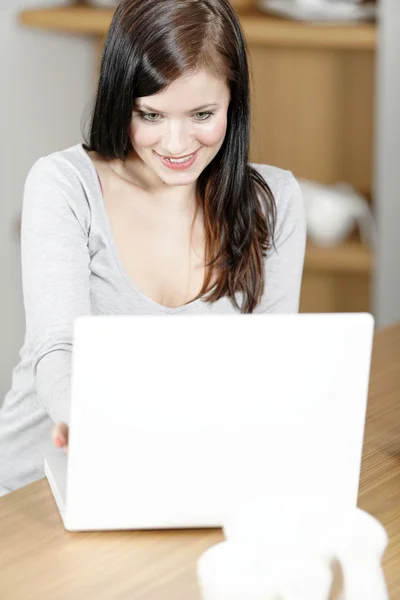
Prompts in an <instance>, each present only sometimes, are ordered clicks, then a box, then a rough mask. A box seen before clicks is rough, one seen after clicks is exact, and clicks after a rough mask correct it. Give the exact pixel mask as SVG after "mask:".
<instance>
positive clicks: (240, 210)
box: [84, 0, 276, 313]
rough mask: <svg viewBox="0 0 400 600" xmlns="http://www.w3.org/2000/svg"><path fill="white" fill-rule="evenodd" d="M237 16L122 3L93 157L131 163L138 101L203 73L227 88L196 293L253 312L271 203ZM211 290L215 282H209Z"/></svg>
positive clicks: (180, 2)
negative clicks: (255, 160)
mask: <svg viewBox="0 0 400 600" xmlns="http://www.w3.org/2000/svg"><path fill="white" fill-rule="evenodd" d="M246 50H247V48H246V43H245V40H244V36H243V32H242V30H241V27H240V23H239V20H238V18H237V16H236V14H235V12H234V10H233V9H232V7H231V5H230V3H229V1H228V0H123V1H122V2H121V4H120V5H119V6H118V8H117V10H116V12H115V14H114V17H113V20H112V23H111V26H110V29H109V32H108V35H107V39H106V42H105V47H104V51H103V57H102V62H101V71H100V79H99V86H98V91H97V97H96V101H95V106H94V110H93V116H92V121H91V128H90V134H89V141H88V143H87V144H86V145H85V146H84V147H85V149H86V150H87V151H89V150H92V151H95V152H97V153H98V154H99V155H101V156H102V157H103V158H105V159H121V160H123V159H125V158H126V157H127V155H128V154H129V153H130V152H131V151H132V145H131V141H130V137H129V129H130V124H131V118H132V112H133V109H134V105H135V101H136V99H137V98H140V97H143V96H151V95H152V94H156V93H158V92H160V91H162V90H163V89H165V88H166V87H167V86H168V85H169V84H171V83H172V82H173V81H175V80H177V79H178V78H179V77H181V76H182V75H185V74H188V73H194V72H196V71H199V70H201V69H206V70H208V72H209V73H210V74H211V75H213V76H214V77H217V78H222V79H223V80H224V81H226V83H227V85H228V86H229V89H230V96H231V100H230V105H229V108H228V125H227V132H226V136H225V139H224V142H223V145H222V147H221V149H220V150H219V152H218V154H217V156H215V158H214V159H213V160H212V161H211V163H210V164H209V165H208V166H207V167H206V168H205V169H204V171H203V172H202V173H201V175H200V177H199V178H198V181H197V189H196V192H197V199H198V200H197V203H198V208H201V210H202V213H203V215H204V226H205V261H206V274H205V279H204V283H203V287H202V290H201V291H200V294H199V297H203V299H204V300H205V301H207V302H215V301H216V300H218V299H219V298H222V297H223V296H228V297H229V298H230V299H231V301H232V302H233V304H234V306H235V307H236V308H237V309H239V310H240V311H241V312H243V313H251V312H253V310H254V309H255V308H256V306H257V305H258V303H259V302H260V300H261V298H262V295H263V293H264V286H265V275H264V259H265V256H266V253H267V252H268V250H269V249H270V248H271V246H272V245H273V232H274V228H275V221H276V207H275V202H274V197H273V195H272V192H271V190H270V188H269V187H268V185H267V183H266V182H265V181H264V179H263V177H262V176H261V175H260V174H259V173H258V171H256V170H255V169H254V168H252V167H251V166H250V165H249V164H248V154H249V129H250V101H249V97H250V91H249V87H250V85H249V68H248V61H247V52H246ZM212 279H213V285H212V286H211V280H212Z"/></svg>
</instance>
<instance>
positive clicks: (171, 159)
mask: <svg viewBox="0 0 400 600" xmlns="http://www.w3.org/2000/svg"><path fill="white" fill-rule="evenodd" d="M197 152H198V150H196V151H195V152H192V153H191V154H186V155H185V156H174V157H172V156H163V155H162V154H158V153H157V154H158V156H159V157H160V158H163V159H164V160H167V161H168V162H170V163H176V164H179V163H185V162H187V161H189V160H190V159H191V158H192V157H193V156H194V155H195V154H196V153H197Z"/></svg>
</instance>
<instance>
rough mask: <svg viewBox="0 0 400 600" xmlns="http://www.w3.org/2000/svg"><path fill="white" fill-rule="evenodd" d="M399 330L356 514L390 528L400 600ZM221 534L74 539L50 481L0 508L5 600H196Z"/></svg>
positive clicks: (1, 502) (376, 380)
mask: <svg viewBox="0 0 400 600" xmlns="http://www.w3.org/2000/svg"><path fill="white" fill-rule="evenodd" d="M399 367H400V325H398V326H396V327H393V328H389V329H386V330H383V331H380V332H378V333H377V334H376V337H375V346H374V353H373V365H372V376H371V387H370V401H369V408H368V417H367V427H366V434H365V445H364V456H363V466H362V475H361V488H360V490H361V491H360V499H359V505H360V506H361V507H362V508H364V509H366V510H367V511H369V512H370V513H372V514H373V515H375V516H376V517H377V518H378V519H379V520H380V521H381V522H382V523H383V524H384V525H385V527H386V529H387V531H388V533H389V536H390V540H391V542H390V546H389V549H388V551H387V553H386V555H385V561H384V567H385V572H386V577H387V581H388V584H389V590H390V594H391V600H400V368H399ZM221 539H222V535H221V532H220V531H218V530H213V531H172V532H171V531H168V532H140V533H137V532H107V533H70V532H67V531H65V530H64V528H63V525H62V522H61V519H60V516H59V513H58V511H57V509H56V506H55V504H54V501H53V497H52V495H51V492H50V489H49V486H48V484H47V481H46V480H45V479H42V480H40V481H38V482H35V483H33V484H31V485H28V486H26V487H25V488H23V489H21V490H19V491H17V492H14V493H12V494H9V495H8V496H5V497H4V498H2V499H0V599H1V600H36V599H38V600H39V599H40V600H50V599H51V600H81V599H83V598H85V599H88V600H90V599H91V598H95V599H96V600H102V599H105V600H119V599H121V600H122V599H123V600H125V599H129V600H133V599H134V600H166V599H168V600H198V598H199V595H198V590H197V585H196V578H195V564H196V559H197V558H198V557H199V556H200V554H201V553H202V552H203V550H205V549H206V548H207V547H209V546H211V545H212V544H214V543H215V542H217V541H219V540H221Z"/></svg>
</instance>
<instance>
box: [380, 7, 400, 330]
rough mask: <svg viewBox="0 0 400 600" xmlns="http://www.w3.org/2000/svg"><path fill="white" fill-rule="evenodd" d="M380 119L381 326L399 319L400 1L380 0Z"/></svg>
mask: <svg viewBox="0 0 400 600" xmlns="http://www.w3.org/2000/svg"><path fill="white" fill-rule="evenodd" d="M380 13H381V19H380V32H379V49H378V82H377V118H376V125H377V130H376V183H375V188H376V189H375V197H376V203H375V206H376V212H377V220H378V230H379V239H378V247H377V251H376V270H375V278H374V279H375V281H374V312H375V316H376V321H377V325H380V326H383V325H388V324H391V323H395V322H396V321H399V320H400V266H399V259H400V168H399V154H400V35H399V34H400V2H399V0H381V6H380Z"/></svg>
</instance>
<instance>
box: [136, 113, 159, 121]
mask: <svg viewBox="0 0 400 600" xmlns="http://www.w3.org/2000/svg"><path fill="white" fill-rule="evenodd" d="M159 116H160V115H159V114H157V113H140V118H141V119H143V121H147V122H149V123H154V122H155V121H158V120H159V119H158V117H159Z"/></svg>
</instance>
